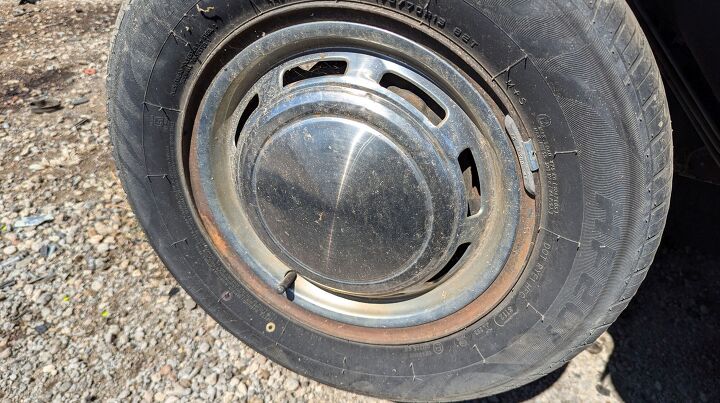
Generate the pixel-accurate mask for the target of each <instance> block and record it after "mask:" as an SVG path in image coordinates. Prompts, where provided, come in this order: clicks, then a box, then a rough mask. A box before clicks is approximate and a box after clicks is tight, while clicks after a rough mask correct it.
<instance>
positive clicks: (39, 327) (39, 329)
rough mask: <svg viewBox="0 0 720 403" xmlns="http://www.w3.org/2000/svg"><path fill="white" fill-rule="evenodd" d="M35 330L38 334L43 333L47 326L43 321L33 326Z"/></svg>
mask: <svg viewBox="0 0 720 403" xmlns="http://www.w3.org/2000/svg"><path fill="white" fill-rule="evenodd" d="M35 331H36V332H37V333H38V334H43V333H45V332H47V331H48V326H47V325H46V324H44V323H43V324H41V325H37V326H35Z"/></svg>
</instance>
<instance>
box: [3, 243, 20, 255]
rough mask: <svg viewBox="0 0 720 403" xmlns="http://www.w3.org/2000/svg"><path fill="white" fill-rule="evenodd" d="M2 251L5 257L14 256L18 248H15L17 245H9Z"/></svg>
mask: <svg viewBox="0 0 720 403" xmlns="http://www.w3.org/2000/svg"><path fill="white" fill-rule="evenodd" d="M2 251H3V254H5V255H8V256H9V255H13V254H15V252H17V247H15V245H8V246H6V247H4V248H3V250H2Z"/></svg>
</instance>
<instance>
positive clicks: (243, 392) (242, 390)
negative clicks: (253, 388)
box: [235, 382, 248, 399]
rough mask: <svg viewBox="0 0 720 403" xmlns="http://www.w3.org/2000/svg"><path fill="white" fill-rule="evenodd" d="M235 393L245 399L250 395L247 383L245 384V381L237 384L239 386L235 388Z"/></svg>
mask: <svg viewBox="0 0 720 403" xmlns="http://www.w3.org/2000/svg"><path fill="white" fill-rule="evenodd" d="M235 395H237V397H238V398H239V399H244V398H245V397H246V396H247V395H248V388H247V385H245V384H244V383H243V382H240V383H239V384H238V385H237V388H235Z"/></svg>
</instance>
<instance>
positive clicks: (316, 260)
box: [253, 117, 432, 294]
mask: <svg viewBox="0 0 720 403" xmlns="http://www.w3.org/2000/svg"><path fill="white" fill-rule="evenodd" d="M253 177H254V182H255V183H254V186H255V197H256V198H257V208H258V210H259V214H260V216H261V219H262V224H263V226H264V228H265V229H266V230H267V232H268V234H269V235H270V237H271V238H272V240H273V242H274V243H275V244H276V246H277V247H278V248H280V249H282V252H283V253H284V254H285V255H287V257H288V258H289V260H291V261H292V264H293V266H294V267H295V268H296V270H297V271H298V272H299V273H300V274H301V275H305V276H308V277H313V278H317V279H318V281H319V282H321V283H322V282H326V283H333V284H337V288H341V289H342V288H343V285H345V284H353V285H363V286H365V287H366V289H365V292H366V293H368V294H369V293H371V290H380V291H385V289H386V288H387V285H388V283H390V282H391V281H392V279H393V278H396V277H397V276H399V275H401V274H402V273H403V272H405V271H406V270H407V269H408V268H409V267H411V266H412V265H413V264H414V262H415V261H416V260H417V256H418V254H420V253H422V250H423V248H424V245H425V243H426V241H427V239H428V235H429V232H430V230H431V227H432V220H431V218H432V216H431V209H432V201H431V195H430V193H429V189H428V187H427V184H425V180H424V179H423V176H422V173H421V172H419V170H418V168H417V167H416V166H415V164H414V162H413V161H412V159H411V158H410V157H409V156H407V155H406V154H405V153H404V152H403V151H402V150H401V149H400V148H399V147H398V146H397V145H396V144H394V143H392V141H391V140H389V139H388V138H387V137H385V136H383V135H382V134H381V133H380V132H378V131H377V130H375V129H373V128H371V127H369V126H367V125H365V124H363V123H359V122H356V121H353V120H349V119H346V118H333V117H323V118H319V117H311V118H308V119H305V120H302V121H299V122H296V123H294V124H291V125H289V126H287V127H285V128H283V130H281V131H280V132H278V133H277V134H275V135H274V136H272V137H271V138H270V140H269V141H268V142H267V143H266V144H265V145H264V147H263V148H262V149H261V151H260V154H259V156H258V159H257V162H256V164H255V167H254V172H253Z"/></svg>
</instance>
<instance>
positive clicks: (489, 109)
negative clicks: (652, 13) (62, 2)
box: [108, 0, 672, 401]
mask: <svg viewBox="0 0 720 403" xmlns="http://www.w3.org/2000/svg"><path fill="white" fill-rule="evenodd" d="M118 21H119V23H118V31H117V35H116V38H115V40H114V45H113V50H112V54H111V60H110V67H109V78H108V94H109V101H108V110H109V118H110V122H111V125H110V131H111V135H112V139H113V144H114V153H115V159H116V163H117V167H118V170H119V172H120V176H121V178H122V182H123V184H124V186H125V190H126V192H127V194H128V197H129V199H130V202H131V204H132V206H133V208H134V211H135V213H136V215H137V217H138V219H139V221H140V223H141V225H142V226H143V228H144V229H145V231H146V232H147V235H148V238H149V239H150V242H151V243H152V245H153V246H154V248H155V249H156V251H157V253H158V254H159V255H160V257H161V258H162V260H163V261H164V263H165V264H166V266H167V267H168V269H169V270H170V271H171V272H172V274H173V275H174V276H175V277H176V278H177V280H178V281H179V283H180V284H181V285H182V286H183V287H184V288H185V290H186V291H187V292H188V293H189V294H190V295H191V296H192V297H193V298H194V299H195V300H196V301H197V302H198V303H199V305H201V306H202V307H203V308H204V309H205V310H206V311H207V312H208V313H209V314H210V315H211V316H212V317H213V318H215V319H216V320H217V321H218V322H219V323H220V324H221V325H223V326H224V327H225V328H226V329H227V330H228V331H230V332H231V333H233V334H234V335H235V336H237V337H238V338H240V339H241V340H243V341H244V342H245V343H247V344H248V345H249V346H251V347H252V348H254V349H256V350H257V351H259V352H260V353H262V354H264V355H266V356H268V357H269V358H271V359H272V360H274V361H276V362H277V363H279V364H281V365H283V366H285V367H287V368H290V369H292V370H294V371H297V372H299V373H301V374H303V375H306V376H309V377H311V378H313V379H316V380H318V381H320V382H324V383H326V384H329V385H332V386H335V387H338V388H341V389H346V390H349V391H353V392H357V393H363V394H367V395H371V396H377V397H384V398H390V399H399V400H405V401H410V400H451V399H466V398H472V397H479V396H485V395H490V394H495V393H499V392H502V391H505V390H508V389H511V388H514V387H517V386H519V385H522V384H525V383H527V382H530V381H532V380H534V379H537V378H539V377H541V376H543V375H544V374H547V373H549V372H551V371H553V370H554V369H555V368H558V367H559V366H561V365H563V364H564V363H565V362H567V361H568V360H570V359H571V358H572V357H573V356H575V355H576V354H577V353H579V352H580V351H582V350H583V349H584V348H585V346H587V345H588V344H589V343H591V342H592V341H594V340H595V338H597V337H598V336H599V335H600V334H602V332H603V331H605V329H606V328H607V327H608V326H609V325H610V324H611V323H612V322H613V321H614V320H615V318H617V316H618V315H619V313H620V312H621V311H622V310H623V308H625V306H627V304H628V302H629V301H630V298H631V297H632V296H633V295H634V293H635V291H636V290H637V288H638V286H639V285H640V283H641V281H642V280H643V278H644V277H645V274H646V272H647V269H648V267H649V266H650V264H651V261H652V259H653V256H654V253H655V250H656V248H657V246H658V243H659V240H660V236H661V233H662V230H663V227H664V224H665V217H666V213H667V209H668V203H669V195H670V186H671V175H672V172H671V165H672V164H671V161H672V151H671V138H670V133H671V129H670V121H669V114H668V109H667V104H666V99H665V95H664V90H663V88H662V84H661V81H660V76H659V73H658V69H657V66H656V65H655V62H654V60H653V57H652V54H651V51H650V48H649V46H648V44H647V41H646V39H645V37H644V35H643V33H642V31H641V29H640V27H639V26H638V23H637V21H636V20H635V18H634V17H633V15H632V12H631V11H630V10H629V8H628V7H627V5H626V4H625V2H623V1H620V0H612V1H597V2H594V1H584V2H583V1H579V0H578V1H559V0H558V1H547V0H544V1H525V2H513V1H460V0H447V1H442V2H440V1H438V2H435V1H429V2H427V4H426V5H425V6H424V7H421V6H420V5H419V4H416V3H415V2H410V1H403V0H376V1H360V0H357V1H335V0H332V1H291V0H287V1H279V0H275V1H269V0H268V1H259V0H254V1H232V2H212V1H201V2H199V3H196V2H194V1H184V0H183V1H165V0H154V1H149V0H133V1H132V2H131V3H129V4H126V5H124V6H123V9H122V11H121V15H120V16H119V18H118Z"/></svg>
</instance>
